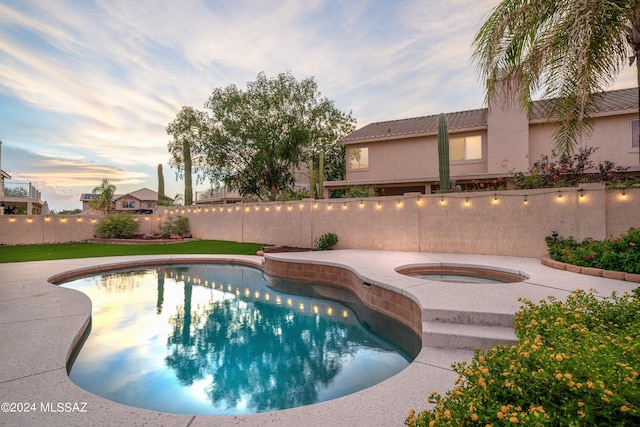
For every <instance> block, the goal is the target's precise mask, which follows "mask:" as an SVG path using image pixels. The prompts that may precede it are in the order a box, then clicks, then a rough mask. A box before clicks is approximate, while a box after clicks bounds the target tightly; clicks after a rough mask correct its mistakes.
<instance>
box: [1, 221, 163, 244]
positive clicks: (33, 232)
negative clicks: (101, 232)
mask: <svg viewBox="0 0 640 427" xmlns="http://www.w3.org/2000/svg"><path fill="white" fill-rule="evenodd" d="M137 218H138V221H139V222H140V230H139V232H140V233H148V232H151V231H153V230H157V229H158V224H159V223H158V221H159V219H160V218H159V217H158V216H157V215H139V216H137ZM98 220H99V217H86V216H78V215H33V216H26V215H0V245H37V244H41V243H66V242H78V241H82V240H87V239H91V238H92V237H93V235H94V230H95V227H96V224H97V222H98Z"/></svg>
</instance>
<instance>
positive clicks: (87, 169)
mask: <svg viewBox="0 0 640 427" xmlns="http://www.w3.org/2000/svg"><path fill="white" fill-rule="evenodd" d="M495 3H496V2H495V1H494V0H479V1H471V0H452V1H447V2H434V1H424V0H398V1H393V2H392V1H384V0H311V1H307V2H301V1H299V0H279V1H269V2H262V1H257V0H237V1H234V2H228V1H223V0H184V1H181V2H172V1H166V0H165V1H157V0H138V1H135V2H132V1H129V0H93V1H90V0H87V1H82V2H72V1H69V0H48V1H39V0H21V1H19V2H18V1H10V2H3V3H2V4H0V114H2V117H3V120H2V121H0V137H2V139H3V140H4V141H5V146H4V147H5V149H6V147H14V148H15V147H18V146H19V147H21V148H23V149H24V150H26V151H27V152H29V153H30V155H36V156H35V160H36V161H34V162H33V164H32V163H31V162H24V163H22V164H20V169H16V170H19V171H20V172H19V173H21V174H23V175H25V176H33V177H38V179H41V178H46V181H44V179H43V180H42V181H43V182H47V183H49V182H55V183H56V185H57V183H66V184H63V185H66V186H67V187H69V188H71V187H73V186H76V185H80V183H81V182H83V179H85V178H83V177H86V181H89V180H93V179H95V178H96V177H97V176H98V175H100V174H107V173H109V174H113V176H110V178H113V179H115V180H120V179H121V180H123V182H127V184H123V185H129V183H131V185H134V184H133V183H136V182H138V183H139V185H140V186H147V187H150V188H153V187H154V186H155V172H154V170H155V167H156V165H157V164H158V163H165V164H166V163H167V161H168V159H169V155H168V151H167V142H168V141H169V137H168V135H167V134H166V132H165V127H166V125H167V124H168V123H169V122H171V121H172V120H173V119H174V118H175V115H176V114H177V113H178V111H179V110H180V107H181V106H183V105H187V106H193V107H195V108H198V109H201V108H203V104H204V102H205V101H206V100H207V98H208V95H209V94H210V92H211V90H213V89H214V88H216V87H225V86H227V85H229V84H235V85H237V86H239V87H241V88H244V87H245V84H246V82H248V81H253V80H255V78H256V76H257V75H258V73H259V72H261V71H264V72H265V73H266V74H267V75H268V76H275V75H276V74H278V73H280V72H284V71H291V72H292V73H293V75H294V76H296V78H298V79H301V78H306V77H310V76H314V77H315V80H316V82H317V83H318V86H319V89H320V91H321V92H322V94H323V95H324V96H327V97H328V98H330V99H332V100H334V102H335V105H336V106H337V107H338V108H340V109H342V110H346V111H352V112H353V114H354V116H355V117H356V118H357V120H358V123H359V125H360V126H363V125H366V124H367V123H370V122H373V121H381V120H390V119H396V118H405V117H413V116H421V115H427V114H436V113H439V112H450V111H460V110H466V109H473V108H480V107H481V106H482V102H483V93H482V87H481V85H480V84H479V83H478V81H477V77H476V74H475V67H474V65H473V64H472V63H471V60H470V57H471V52H472V48H471V41H472V38H473V36H474V34H475V32H476V31H477V29H478V28H479V26H480V24H481V22H482V20H483V19H484V18H486V16H487V13H488V12H489V11H490V10H491V8H492V7H493V6H494V5H495ZM633 77H634V74H633V70H631V69H629V70H625V71H624V72H623V75H622V76H621V77H620V79H618V82H617V83H616V85H617V87H629V86H633V85H634V84H635V81H634V79H633ZM621 85H622V86H621ZM45 160H47V161H45ZM53 160H57V162H54V161H53ZM97 165H100V166H97ZM102 167H104V169H101V168H102ZM47 172H48V175H47ZM135 172H138V174H136V173H135ZM56 174H57V175H56ZM166 175H168V174H165V176H166ZM174 184H175V183H172V184H170V185H174ZM87 185H90V186H91V188H93V186H95V183H94V182H92V183H91V184H87ZM175 189H177V190H178V191H179V185H177V184H176V187H175ZM89 190H90V188H89ZM168 191H172V190H168Z"/></svg>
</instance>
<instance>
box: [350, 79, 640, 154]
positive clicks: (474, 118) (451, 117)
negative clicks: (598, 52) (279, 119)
mask: <svg viewBox="0 0 640 427" xmlns="http://www.w3.org/2000/svg"><path fill="white" fill-rule="evenodd" d="M548 103H549V100H542V101H535V102H534V103H533V106H532V108H531V114H530V116H529V120H544V119H545V118H546V115H545V107H546V105H548ZM637 108H638V89H637V88H629V89H620V90H613V91H609V92H604V93H602V94H600V95H598V100H597V101H596V111H595V113H605V112H608V111H622V110H629V109H637ZM487 112H488V109H487V108H480V109H477V110H468V111H459V112H455V113H446V114H445V116H446V118H447V127H448V129H449V130H450V131H454V132H455V131H458V132H459V131H464V130H465V129H476V128H482V127H486V126H487ZM437 131H438V115H437V114H435V115H430V116H422V117H414V118H408V119H400V120H389V121H384V122H374V123H371V124H368V125H366V126H364V127H362V128H360V129H358V130H356V131H355V132H353V133H351V134H349V135H347V136H346V137H344V138H342V139H341V140H340V141H339V142H341V143H350V142H360V141H362V142H365V141H368V140H375V139H382V138H385V139H393V138H400V137H410V136H419V135H429V134H434V133H437Z"/></svg>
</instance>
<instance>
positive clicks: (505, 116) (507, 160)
mask: <svg viewBox="0 0 640 427" xmlns="http://www.w3.org/2000/svg"><path fill="white" fill-rule="evenodd" d="M487 129H488V131H487V133H488V141H489V142H488V144H487V147H488V153H487V171H488V172H489V173H509V171H512V170H515V171H525V170H526V169H527V167H528V156H529V119H528V116H527V113H526V112H525V111H523V110H522V109H521V108H520V106H519V105H518V103H517V102H514V100H509V99H508V98H507V95H505V94H501V93H500V91H498V93H497V94H496V96H494V97H493V99H492V101H491V105H490V106H489V113H488V114H487Z"/></svg>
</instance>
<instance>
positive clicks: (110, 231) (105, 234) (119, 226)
mask: <svg viewBox="0 0 640 427" xmlns="http://www.w3.org/2000/svg"><path fill="white" fill-rule="evenodd" d="M138 228H140V223H139V222H138V221H136V219H135V218H134V217H133V215H131V214H130V213H128V212H120V213H111V214H107V215H105V216H104V217H103V218H102V219H101V220H100V221H99V222H98V224H97V225H96V236H98V237H102V238H104V239H128V238H130V237H131V236H133V235H134V234H135V233H136V231H138Z"/></svg>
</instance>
